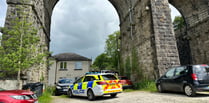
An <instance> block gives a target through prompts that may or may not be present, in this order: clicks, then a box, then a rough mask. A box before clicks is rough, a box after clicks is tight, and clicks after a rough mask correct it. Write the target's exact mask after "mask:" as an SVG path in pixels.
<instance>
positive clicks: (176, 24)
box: [173, 16, 185, 30]
mask: <svg viewBox="0 0 209 103" xmlns="http://www.w3.org/2000/svg"><path fill="white" fill-rule="evenodd" d="M173 25H174V29H175V30H177V29H181V28H182V27H184V26H185V21H184V19H183V17H182V16H176V17H175V19H174V21H173Z"/></svg>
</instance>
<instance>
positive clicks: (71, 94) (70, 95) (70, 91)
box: [67, 89, 74, 98]
mask: <svg viewBox="0 0 209 103" xmlns="http://www.w3.org/2000/svg"><path fill="white" fill-rule="evenodd" d="M67 93H68V96H69V97H70V98H73V97H74V96H73V92H72V90H71V89H69V90H68V92H67Z"/></svg>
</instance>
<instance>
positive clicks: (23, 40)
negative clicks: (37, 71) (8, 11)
mask: <svg viewBox="0 0 209 103" xmlns="http://www.w3.org/2000/svg"><path fill="white" fill-rule="evenodd" d="M16 8H17V11H16V12H15V13H14V14H13V15H15V14H18V15H19V16H17V17H15V19H12V20H11V21H10V24H11V25H10V26H7V27H4V28H2V30H1V31H2V32H3V37H2V46H1V47H0V58H1V59H0V64H1V65H0V71H3V72H2V73H0V75H1V77H11V76H13V77H14V76H17V79H18V81H20V73H21V72H22V71H24V70H26V69H29V68H30V67H32V66H34V65H36V64H37V65H38V64H40V63H41V62H43V61H44V57H46V55H47V54H48V52H45V51H43V49H42V48H43V47H44V45H42V44H40V39H39V38H40V35H37V31H38V28H35V27H34V25H33V22H30V21H29V20H32V16H30V15H29V11H28V10H25V8H27V7H24V6H16Z"/></svg>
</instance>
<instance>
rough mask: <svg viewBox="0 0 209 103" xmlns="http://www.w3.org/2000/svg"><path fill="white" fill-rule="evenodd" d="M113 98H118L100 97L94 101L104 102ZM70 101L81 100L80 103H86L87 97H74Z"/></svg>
mask: <svg viewBox="0 0 209 103" xmlns="http://www.w3.org/2000/svg"><path fill="white" fill-rule="evenodd" d="M114 98H118V97H117V96H116V97H111V96H100V97H96V99H95V100H94V101H105V100H110V99H114ZM71 99H78V100H81V101H86V100H87V101H88V98H87V97H80V96H74V97H73V98H71Z"/></svg>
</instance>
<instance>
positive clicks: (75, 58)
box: [48, 53, 92, 85]
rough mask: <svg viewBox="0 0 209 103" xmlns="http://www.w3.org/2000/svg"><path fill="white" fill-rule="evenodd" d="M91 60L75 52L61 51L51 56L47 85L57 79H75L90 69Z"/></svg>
mask: <svg viewBox="0 0 209 103" xmlns="http://www.w3.org/2000/svg"><path fill="white" fill-rule="evenodd" d="M91 62H92V60H91V59H89V58H86V57H83V56H80V55H78V54H75V53H62V54H57V55H54V56H52V60H50V67H49V72H48V85H54V84H55V83H56V82H57V81H58V80H59V79H62V78H71V79H75V78H78V77H80V76H82V75H84V74H85V73H86V72H89V71H90V66H91Z"/></svg>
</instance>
